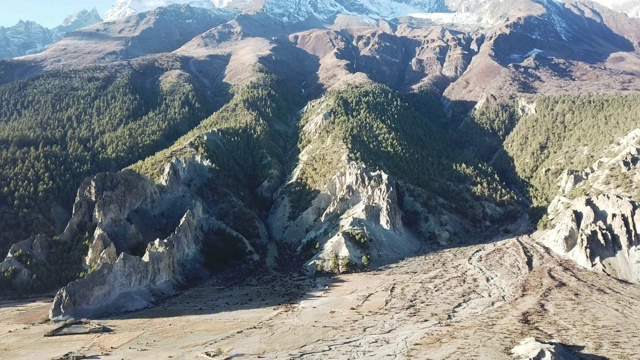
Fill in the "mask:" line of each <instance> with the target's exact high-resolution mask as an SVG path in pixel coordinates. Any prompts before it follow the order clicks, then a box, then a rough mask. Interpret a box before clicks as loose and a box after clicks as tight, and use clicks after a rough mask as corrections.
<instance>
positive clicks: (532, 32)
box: [494, 1, 634, 66]
mask: <svg viewBox="0 0 640 360" xmlns="http://www.w3.org/2000/svg"><path fill="white" fill-rule="evenodd" d="M544 4H545V6H549V9H550V10H549V12H548V13H546V14H544V15H542V16H541V17H538V16H527V17H524V18H518V19H516V20H515V21H514V22H513V23H511V24H510V25H509V27H510V31H509V32H505V33H502V34H500V35H498V37H497V38H496V39H495V40H494V51H495V58H496V61H497V62H498V63H500V64H501V65H502V66H508V65H510V64H517V63H523V62H524V61H526V60H527V59H529V58H531V57H532V56H534V55H538V54H539V55H541V56H543V57H546V58H559V59H564V60H571V61H580V62H585V63H589V64H597V63H601V62H603V61H605V60H607V58H608V57H609V56H610V55H611V54H612V53H615V52H621V51H624V52H631V51H634V45H633V43H632V42H631V41H629V40H628V39H626V38H624V37H623V36H621V35H619V34H616V33H615V32H614V31H613V30H611V29H610V28H609V27H608V26H607V25H606V24H604V23H603V22H598V21H596V20H594V19H592V18H590V17H587V16H581V15H580V14H577V13H575V12H574V11H572V10H571V9H569V8H567V7H565V6H564V4H561V3H552V2H546V1H545V2H544ZM594 12H595V10H594ZM598 15H599V14H598Z"/></svg>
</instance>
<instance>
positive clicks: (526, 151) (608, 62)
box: [0, 0, 640, 358]
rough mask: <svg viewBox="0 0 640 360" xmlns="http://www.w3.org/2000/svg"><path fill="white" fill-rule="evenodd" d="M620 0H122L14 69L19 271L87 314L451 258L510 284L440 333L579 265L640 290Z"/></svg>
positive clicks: (13, 217)
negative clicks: (212, 283)
mask: <svg viewBox="0 0 640 360" xmlns="http://www.w3.org/2000/svg"><path fill="white" fill-rule="evenodd" d="M608 5H611V6H612V7H614V8H615V9H617V10H620V11H614V10H612V9H609V8H608V7H605V6H602V5H600V4H598V3H596V2H591V1H582V0H563V1H556V0H510V1H506V0H504V1H501V0H485V1H481V0H477V1H475V0H474V1H459V0H402V1H401V0H396V1H382V0H367V1H364V0H324V1H320V0H318V1H312V0H303V1H272V0H264V1H249V0H246V1H241V0H235V1H213V2H209V1H142V0H118V1H117V2H116V4H114V5H113V7H112V8H111V9H110V10H109V11H108V12H107V13H106V14H105V21H102V22H98V23H95V24H91V25H89V26H83V27H82V28H79V29H76V30H74V31H70V32H69V33H68V34H66V35H65V36H64V37H63V38H61V39H60V40H59V41H57V42H55V43H54V44H53V45H51V46H50V47H48V48H47V49H46V50H44V51H42V52H39V53H35V54H30V55H27V56H22V57H20V58H15V59H11V60H5V61H2V62H0V164H1V165H0V171H1V175H2V176H0V212H1V213H2V216H1V217H0V251H2V252H6V253H7V254H8V255H7V257H6V259H5V261H4V262H2V263H0V284H1V285H2V288H3V289H7V294H8V295H11V294H20V293H22V294H25V293H43V292H45V293H46V292H47V291H52V290H57V293H56V296H55V299H54V301H53V304H52V306H51V309H50V313H49V317H50V318H51V319H54V320H67V319H69V318H85V317H89V318H91V317H98V316H104V315H105V314H110V313H114V312H120V311H135V310H138V309H141V308H144V307H147V306H150V305H152V304H155V303H157V302H158V301H159V300H160V299H163V298H166V297H167V296H169V295H172V294H175V293H176V292H177V291H178V290H179V289H181V288H183V286H184V285H185V284H186V283H191V282H192V281H194V282H197V281H198V279H202V278H203V277H208V276H209V275H212V276H213V277H214V278H216V277H221V278H222V277H224V276H227V275H229V274H236V273H237V274H245V275H243V276H249V277H251V276H254V275H255V276H256V277H257V276H258V274H262V273H265V272H266V273H286V274H288V273H292V272H293V273H301V274H304V276H319V277H322V276H325V275H330V274H340V273H349V272H357V271H361V270H367V269H370V268H376V269H386V268H384V267H385V266H388V265H390V264H396V263H398V262H399V261H401V260H402V259H406V258H419V259H422V258H421V256H428V257H427V258H425V259H427V260H424V261H426V262H428V263H431V262H432V261H435V260H433V259H434V256H435V257H437V256H438V254H441V253H442V254H443V255H442V256H448V255H446V254H453V253H458V252H459V253H465V254H466V255H465V256H467V255H468V260H464V261H463V263H464V264H462V263H459V262H456V261H451V262H450V261H444V260H443V263H441V265H438V266H448V265H442V264H444V263H446V264H452V265H451V266H455V269H456V270H455V271H456V272H460V271H459V269H460V266H463V265H464V266H470V267H471V268H472V269H474V270H473V271H478V272H479V274H480V275H478V277H477V279H480V280H478V281H481V282H482V284H483V285H482V286H484V287H483V289H485V290H486V291H487V292H488V295H487V296H484V295H482V294H484V293H481V292H478V294H481V295H478V296H480V297H481V298H482V299H480V298H478V299H476V298H474V299H475V300H473V301H472V300H470V298H468V299H467V300H466V302H465V301H462V302H460V304H458V305H455V306H453V308H454V310H453V312H452V313H451V315H450V317H449V320H447V319H444V320H442V321H444V322H443V323H439V324H445V323H447V322H446V321H450V322H454V321H455V318H456V316H458V313H460V316H463V315H464V314H465V313H467V312H468V313H470V314H474V311H475V310H474V309H475V308H474V306H479V307H478V309H482V310H478V313H483V314H484V313H491V312H492V311H493V310H495V309H499V308H500V307H501V306H503V304H507V305H505V306H512V308H510V309H512V310H513V311H516V310H517V309H518V307H519V306H525V305H526V304H525V303H528V301H529V300H526V301H525V300H524V299H529V298H528V297H527V296H530V295H531V293H530V292H531V291H533V290H531V291H530V290H528V288H527V286H528V285H527V286H525V285H522V286H521V287H520V285H514V284H516V283H518V284H520V283H519V282H518V281H520V280H515V279H516V278H518V277H519V276H523V277H524V276H529V275H526V274H534V273H535V274H538V275H536V278H535V279H533V278H532V279H530V280H526V281H531V282H535V281H537V280H540V279H542V280H540V281H541V282H543V283H544V284H547V285H548V284H555V285H548V286H549V287H548V289H551V290H549V291H556V290H557V289H564V288H563V285H559V284H560V282H559V280H557V278H558V277H557V276H558V275H557V274H558V273H561V274H562V275H561V276H566V277H572V276H573V275H571V274H574V273H573V272H570V271H574V270H570V269H574V267H572V266H573V265H566V264H568V263H569V262H570V263H571V264H575V266H576V267H575V269H580V270H575V271H576V273H578V275H575V276H573V277H572V279H574V280H571V281H577V280H575V279H578V278H580V279H582V278H592V277H591V276H596V274H591V273H589V275H583V274H582V273H579V272H580V271H585V272H586V271H587V270H588V271H591V272H595V273H598V274H599V275H598V276H602V277H601V278H598V279H600V280H597V283H596V284H594V285H592V287H590V288H589V289H592V290H593V289H596V288H597V289H600V290H601V293H602V294H605V293H606V294H609V293H612V292H613V290H611V291H610V289H612V288H609V287H608V286H609V285H606V284H613V282H615V284H616V285H615V286H616V289H617V286H618V285H620V283H618V282H619V281H622V282H625V284H626V285H628V286H629V289H632V290H629V291H635V290H633V289H636V287H637V285H635V284H637V283H638V282H639V281H640V265H639V264H640V262H638V255H637V254H638V249H639V246H640V232H639V231H638V230H637V229H638V228H639V226H640V218H638V216H637V209H638V208H640V206H639V205H638V203H637V201H638V200H640V197H639V196H640V195H639V194H640V191H639V190H638V189H639V184H640V180H638V179H640V176H638V174H639V168H638V163H639V162H640V161H638V159H639V158H640V155H639V154H640V150H639V149H640V136H639V135H638V130H637V129H638V127H639V126H640V120H639V119H638V117H637V114H638V113H639V111H640V95H639V91H640V57H639V56H640V19H637V18H634V17H633V16H632V15H633V6H634V4H632V3H631V2H628V3H627V2H621V3H620V4H618V3H615V4H614V3H608ZM619 6H620V7H619ZM621 11H626V12H627V14H625V13H623V12H621ZM630 15H631V16H630ZM72 23H75V22H72V21H70V22H69V24H68V25H69V26H70V25H71V24H72ZM505 237H512V238H513V239H511V240H509V241H507V242H501V240H502V239H504V238H505ZM489 242H491V243H492V245H486V244H487V243H489ZM475 247H477V249H478V250H477V251H476V250H472V249H476V248H475ZM489 248H491V249H492V250H487V249H489ZM460 249H463V250H460ZM467 252H468V254H467ZM425 254H427V255H425ZM491 254H493V255H491ZM496 254H499V255H496ZM532 254H533V255H532ZM485 255H486V256H485ZM494 256H495V257H497V258H501V259H502V260H497V259H494ZM489 258H490V259H494V260H491V261H492V263H491V264H485V265H482V266H481V265H479V264H481V263H483V262H484V261H487V260H486V259H489ZM465 259H466V258H465ZM558 259H562V260H558ZM511 260H513V262H514V263H513V264H511V263H510V262H509V261H511ZM416 261H418V262H420V261H422V260H416ZM565 261H566V262H565ZM502 262H504V264H502ZM497 263H500V264H497ZM439 264H440V263H439ZM453 264H455V265H453ZM460 264H462V265H460ZM465 264H466V265H465ZM550 264H556V265H550ZM558 264H559V265H558ZM502 265H504V268H500V269H498V270H496V271H494V272H493V273H492V272H491V271H489V270H487V269H489V268H493V269H495V268H496V267H500V266H502ZM551 268H553V271H551V270H549V269H551ZM542 269H547V270H548V271H547V270H545V271H546V272H545V271H543V270H542ZM558 269H560V270H558ZM562 269H564V270H562ZM432 270H433V271H436V272H437V271H440V270H437V269H423V270H415V271H417V272H418V273H420V274H422V273H423V272H424V271H432ZM391 271H392V272H393V270H391ZM412 271H414V270H412ZM442 271H444V272H447V270H442ZM452 271H453V270H452ZM465 271H466V270H465ZM552 272H553V273H554V274H555V275H554V274H552ZM516 273H517V274H521V275H518V276H514V275H513V274H516ZM252 274H253V275H252ZM429 274H432V273H431V272H429ZM491 274H493V275H491ZM505 274H507V275H505ZM429 276H431V275H429ZM501 276H502V277H501ZM538 277H540V278H539V279H538ZM474 279H476V277H474ZM483 279H484V280H483ZM496 279H500V280H496ZM502 279H508V280H502ZM527 279H528V278H527ZM430 281H431V280H430ZM474 281H476V280H474ZM522 281H524V280H522ZM485 282H486V284H484V283H485ZM609 282H611V283H609ZM563 283H564V284H566V283H567V281H564V282H563ZM430 284H431V283H430ZM603 284H604V285H603ZM547 285H545V286H547ZM556 285H557V286H556ZM467 286H471V285H469V284H467V283H466V282H464V289H467ZM572 286H573V285H572ZM611 286H613V285H611ZM620 286H621V287H622V285H620ZM461 288H462V287H461ZM58 289H59V290H58ZM394 289H395V288H394V287H393V286H392V287H390V288H389V289H387V290H386V291H387V292H388V293H389V294H391V293H393V292H394V291H395V290H394ZM518 289H519V290H518ZM572 289H573V287H572ZM423 290H424V289H423ZM485 290H483V291H485ZM565 290H566V291H569V290H567V289H565ZM565 290H558V291H565ZM600 290H593V291H594V293H599V294H600V292H598V291H600ZM452 291H453V290H452ZM470 291H471V290H470ZM571 291H574V290H571ZM625 291H626V290H625ZM464 292H465V294H466V293H467V290H465V291H464ZM470 293H473V291H471V292H470ZM496 294H500V295H499V296H498V295H496ZM516 294H520V295H516ZM562 294H563V296H567V297H570V296H573V295H572V294H573V293H569V292H567V293H562ZM616 294H618V295H619V294H620V291H618V290H616ZM389 296H391V295H389ZM416 296H417V295H416ZM465 296H466V295H465ZM469 296H471V295H469ZM474 296H475V295H473V296H471V297H474ZM519 296H520V297H519ZM540 296H542V295H540ZM599 296H600V295H599ZM602 296H604V295H602ZM611 296H614V295H611ZM616 296H617V295H616ZM489 298H490V299H491V300H489ZM498 298H500V299H501V300H500V299H498ZM612 299H613V298H612ZM615 299H618V298H615ZM476 300H477V301H476ZM538 300H539V299H538ZM538 300H535V301H538ZM547 300H548V299H547V298H545V300H544V304H547V305H540V306H542V307H543V308H542V309H540V308H536V309H537V310H535V311H538V312H535V311H534V310H531V309H529V310H527V313H526V314H525V313H522V314H520V315H518V316H519V317H518V319H519V320H518V321H521V322H522V323H523V324H527V323H526V321H529V320H527V319H533V318H535V316H537V315H536V314H538V315H539V313H540V314H543V313H545V311H548V310H549V309H556V308H557V307H561V306H564V305H562V304H564V303H562V304H561V303H553V302H551V300H548V301H549V302H547ZM364 301H366V299H365V300H364ZM540 301H541V300H540ZM616 301H617V300H616ZM621 301H622V300H621ZM363 303H364V302H363ZM381 303H384V304H385V305H384V306H385V307H386V306H387V304H388V302H387V301H386V300H385V301H382V300H381ZM489 303H492V304H493V305H491V306H484V305H483V304H485V305H486V304H489ZM611 303H615V301H613V300H612V301H611ZM536 304H538V303H536ZM616 304H617V303H616ZM407 306H408V305H407ZM536 306H538V305H536ZM544 306H548V307H547V308H544ZM492 309H493V310H492ZM527 309H528V308H527ZM407 311H409V310H407ZM416 311H418V310H416ZM496 311H497V310H496ZM549 311H550V310H549ZM621 311H622V310H621ZM527 314H528V315H527ZM525 315H526V316H525ZM534 315H535V316H534ZM541 316H542V315H541ZM525 317H526V319H525ZM543 317H544V316H543ZM523 319H525V320H526V321H525V320H523ZM528 324H529V325H530V324H531V323H528ZM438 326H445V325H438ZM527 326H528V325H527ZM554 326H555V327H554V328H553V330H549V331H550V332H548V333H545V334H547V335H548V336H551V335H549V334H552V333H555V332H556V331H560V329H561V328H562V326H560V325H558V324H555V325H554ZM531 331H534V330H531ZM535 331H538V330H535ZM535 331H534V332H535ZM536 334H537V332H536ZM510 336H511V335H510ZM513 336H515V335H513ZM518 336H522V337H524V334H520V333H519V334H518ZM590 339H596V338H595V337H594V338H590ZM512 340H517V341H520V340H521V339H520V338H518V339H511V338H510V340H509V341H510V345H509V346H511V347H513V346H514V345H515V344H516V343H517V341H516V342H513V343H511V342H512ZM551 340H552V339H546V340H545V341H551ZM553 341H556V340H553ZM590 341H591V340H590ZM593 341H596V340H593ZM534 342H535V341H534ZM545 344H546V345H545ZM500 346H502V348H500V349H499V350H496V351H504V349H503V348H504V346H507V345H505V344H501V345H500ZM523 346H524V345H523ZM532 346H533V345H532ZM535 346H542V347H543V348H545V349H547V350H544V351H552V350H550V349H551V348H552V346H551V345H549V344H548V343H544V342H542V343H541V342H537V343H536V344H535ZM545 346H546V347H545ZM558 346H559V347H558V348H557V349H556V350H557V351H560V352H562V351H569V352H573V351H574V350H575V349H574V350H572V349H570V348H565V347H562V346H560V345H558ZM589 346H590V347H589V350H590V351H595V352H598V351H600V352H602V353H603V354H605V355H606V354H609V355H607V356H611V353H610V352H607V351H609V350H608V348H607V347H605V346H601V347H597V346H592V345H589ZM496 349H497V348H496ZM558 349H559V350H558ZM562 349H564V350H562ZM567 349H568V350H567ZM625 349H626V348H625ZM494 350H495V349H494ZM556 350H553V351H556ZM540 351H543V350H540ZM575 351H577V350H575ZM625 351H626V350H625ZM605 355H603V356H605ZM576 356H578V355H576ZM347 357H348V356H347ZM531 358H534V357H531Z"/></svg>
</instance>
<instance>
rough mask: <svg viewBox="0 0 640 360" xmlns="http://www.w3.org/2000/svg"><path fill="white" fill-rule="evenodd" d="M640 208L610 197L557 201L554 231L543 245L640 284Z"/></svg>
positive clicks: (552, 212) (552, 209) (553, 213)
mask: <svg viewBox="0 0 640 360" xmlns="http://www.w3.org/2000/svg"><path fill="white" fill-rule="evenodd" d="M638 208H639V206H638V204H637V203H636V202H635V201H633V200H629V199H626V198H622V197H620V196H616V195H609V194H604V195H600V196H596V197H580V198H577V199H575V200H573V201H571V200H568V199H566V198H562V197H558V198H556V199H555V200H554V201H553V203H552V204H551V205H550V206H549V217H550V219H551V221H552V223H553V228H552V229H551V230H549V231H548V232H547V233H546V234H545V235H544V237H543V239H542V241H543V243H544V244H545V245H546V246H548V247H550V248H551V249H552V250H553V251H555V252H556V253H558V254H560V255H562V256H564V257H567V258H569V259H571V260H573V261H575V262H576V263H578V264H579V265H581V266H583V267H585V268H588V269H592V270H594V271H598V272H602V273H604V274H607V275H609V276H612V277H615V278H617V279H621V280H626V281H629V282H634V283H639V282H640V234H639V231H638V226H639V225H640V214H639V213H638Z"/></svg>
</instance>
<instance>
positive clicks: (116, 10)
mask: <svg viewBox="0 0 640 360" xmlns="http://www.w3.org/2000/svg"><path fill="white" fill-rule="evenodd" d="M174 4H178V5H190V6H193V7H199V8H205V9H214V8H215V6H214V4H213V2H212V1H211V0H161V1H157V0H154V1H149V0H118V1H117V2H116V3H115V4H113V5H112V6H111V7H110V8H109V9H108V10H107V12H105V13H104V21H114V20H117V19H121V18H124V17H127V16H131V15H134V14H138V13H142V12H146V11H150V10H155V9H157V8H160V7H165V6H169V5H174Z"/></svg>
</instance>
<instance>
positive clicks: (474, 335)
mask: <svg viewBox="0 0 640 360" xmlns="http://www.w3.org/2000/svg"><path fill="white" fill-rule="evenodd" d="M49 306H50V303H49V302H47V301H31V302H23V303H16V302H14V303H0V358H2V359H5V358H6V359H52V358H56V357H60V356H62V355H64V354H66V353H69V352H76V353H80V354H84V355H87V356H94V358H99V359H168V358H173V359H185V358H186V359H194V358H202V359H206V358H213V359H256V358H265V359H272V358H278V359H355V358H366V359H376V358H391V359H393V358H416V359H498V360H499V359H512V356H511V354H510V351H511V349H512V348H513V347H514V346H515V345H516V344H518V343H519V342H520V341H521V340H522V339H524V338H526V337H530V336H534V337H536V338H538V339H541V340H546V341H556V342H561V343H563V344H566V345H570V346H574V349H578V350H580V351H581V352H582V353H584V354H592V355H598V356H604V357H607V358H611V359H638V358H639V357H640V355H638V349H640V337H638V336H637V334H638V333H640V312H638V309H640V286H637V285H631V284H626V283H623V282H620V281H617V280H614V279H612V278H608V277H606V276H603V275H599V274H595V273H591V272H588V271H585V270H583V269H581V268H579V267H578V266H576V265H574V264H573V263H571V262H568V261H564V260H560V259H557V258H556V257H554V256H552V255H550V254H549V253H548V251H547V250H546V249H544V248H543V247H541V246H540V245H538V244H537V243H536V242H534V241H533V240H531V239H530V238H529V237H527V236H524V237H519V238H514V239H508V240H502V241H498V242H494V243H490V244H482V245H474V246H468V247H460V248H453V249H448V250H443V251H439V252H437V253H431V254H428V255H424V256H419V257H415V258H411V259H407V260H405V261H402V262H400V263H398V264H394V265H392V266H388V267H386V268H383V269H379V270H377V271H371V272H367V273H358V274H350V275H341V276H336V277H333V278H330V277H319V278H316V279H306V278H304V277H300V276H295V275H280V274H277V273H271V272H268V271H265V273H264V274H262V275H259V276H257V277H247V278H245V279H244V280H240V281H238V282H237V283H234V284H225V285H223V284H220V283H217V282H216V281H213V280H212V281H210V282H208V283H205V284H202V285H200V286H198V287H195V288H192V289H189V290H187V291H185V292H183V293H181V294H180V295H178V296H175V297H173V298H171V299H169V300H167V301H165V302H163V303H161V304H159V305H158V306H156V307H154V308H150V309H147V310H143V311H139V312H135V313H130V314H126V315H122V316H116V317H109V318H105V319H100V320H97V322H99V323H101V324H104V325H106V326H108V327H109V328H111V329H112V330H113V331H112V332H110V333H102V334H90V335H73V336H61V337H43V335H44V334H45V333H47V332H48V331H50V330H52V329H54V328H55V327H56V325H51V324H49V323H47V322H46V321H45V319H46V316H47V312H48V310H49Z"/></svg>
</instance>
